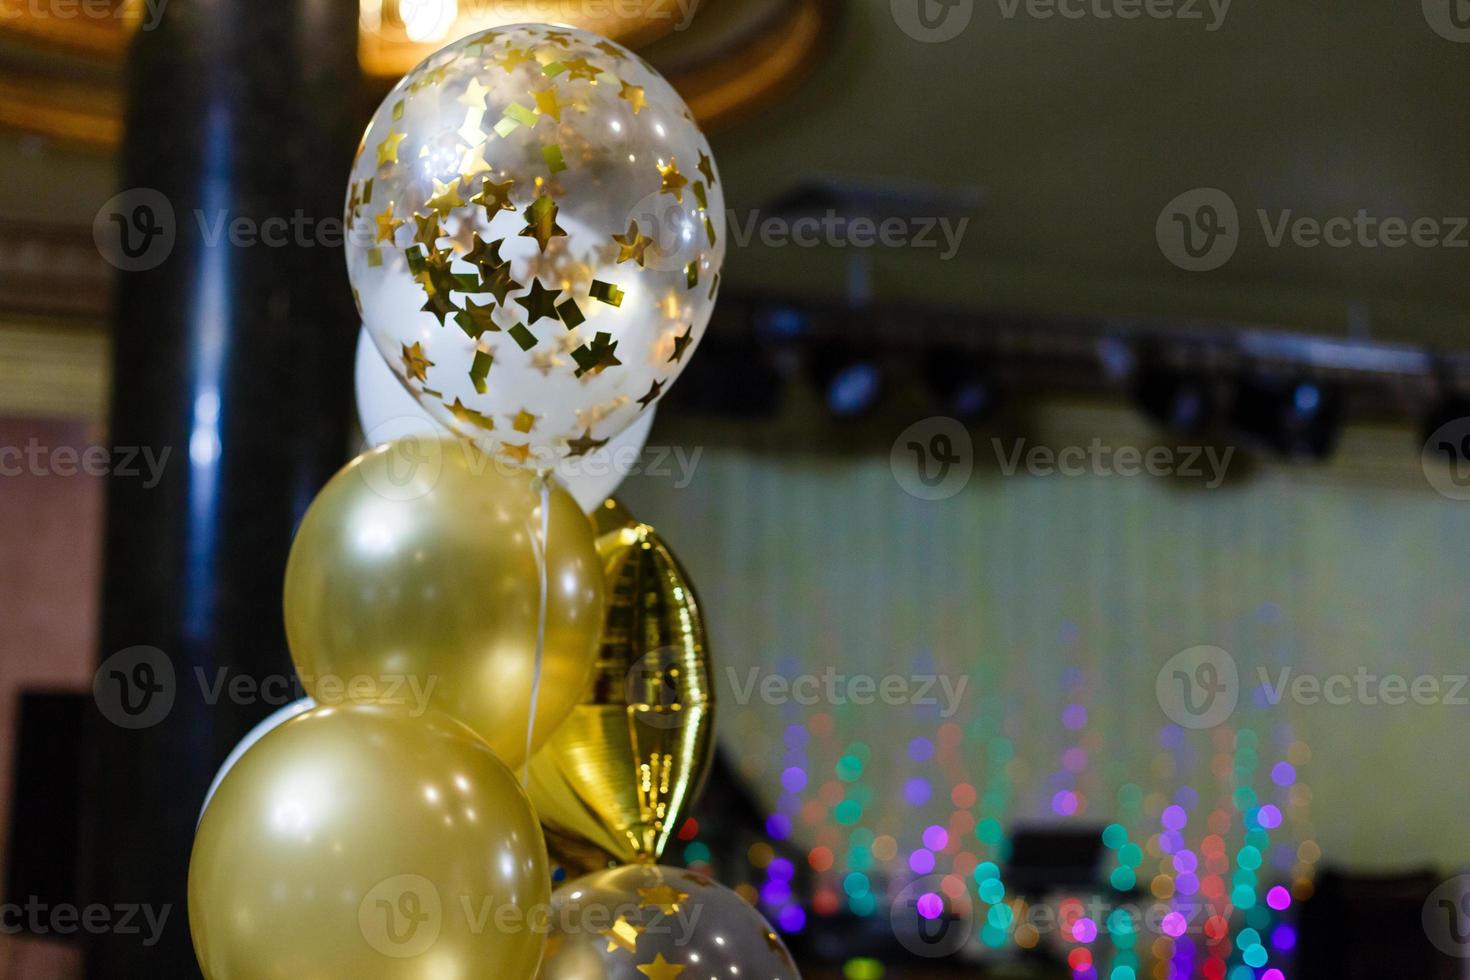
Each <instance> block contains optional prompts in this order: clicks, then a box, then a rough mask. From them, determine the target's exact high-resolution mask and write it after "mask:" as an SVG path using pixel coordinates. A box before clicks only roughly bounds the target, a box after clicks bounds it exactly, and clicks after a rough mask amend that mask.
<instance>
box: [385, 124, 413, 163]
mask: <svg viewBox="0 0 1470 980" xmlns="http://www.w3.org/2000/svg"><path fill="white" fill-rule="evenodd" d="M407 138H408V134H407V133H400V132H397V131H396V130H393V129H389V130H388V135H387V136H385V137H383V142H381V143H379V144H378V166H380V167H386V166H388V165H389V164H393V163H397V162H398V144H400V143H402V142H403V141H404V140H405V139H407Z"/></svg>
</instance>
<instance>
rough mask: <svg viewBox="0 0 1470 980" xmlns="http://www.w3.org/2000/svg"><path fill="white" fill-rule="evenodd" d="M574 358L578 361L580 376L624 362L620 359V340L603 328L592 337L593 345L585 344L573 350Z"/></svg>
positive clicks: (595, 372)
mask: <svg viewBox="0 0 1470 980" xmlns="http://www.w3.org/2000/svg"><path fill="white" fill-rule="evenodd" d="M572 360H574V361H576V362H577V372H576V373H577V377H579V378H580V377H581V376H582V375H584V374H591V375H594V376H595V375H598V374H601V373H602V372H603V371H605V370H607V369H608V368H610V367H617V366H618V365H620V364H622V363H623V362H622V361H620V360H618V341H616V340H613V339H612V334H610V333H607V332H605V331H601V330H599V331H598V332H597V335H596V336H595V337H593V338H592V346H591V347H588V346H587V345H585V344H584V345H582V346H581V347H578V348H577V349H576V350H574V351H572Z"/></svg>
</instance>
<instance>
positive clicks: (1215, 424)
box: [688, 307, 1470, 462]
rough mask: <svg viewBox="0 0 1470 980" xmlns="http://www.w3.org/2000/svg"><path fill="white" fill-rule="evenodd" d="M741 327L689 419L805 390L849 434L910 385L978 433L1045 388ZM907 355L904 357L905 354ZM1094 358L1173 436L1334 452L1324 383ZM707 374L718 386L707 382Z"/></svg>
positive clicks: (1155, 358) (1444, 408) (954, 353)
mask: <svg viewBox="0 0 1470 980" xmlns="http://www.w3.org/2000/svg"><path fill="white" fill-rule="evenodd" d="M751 322H752V325H753V329H751V330H749V331H747V332H745V333H743V334H741V335H737V338H736V339H733V340H729V339H717V338H718V335H716V336H712V337H711V338H710V350H711V351H712V352H715V351H719V352H720V354H717V355H716V356H712V357H710V358H708V360H709V362H710V363H709V364H708V365H707V366H706V368H707V372H708V373H709V374H710V375H711V376H712V377H711V378H709V379H708V381H709V383H708V384H702V385H701V388H702V390H704V391H705V392H706V395H705V397H704V398H703V399H702V402H703V404H699V405H695V406H692V407H694V408H695V409H696V410H697V409H699V408H703V409H706V410H710V411H714V412H717V413H719V414H729V415H735V416H761V415H769V414H773V413H775V412H776V411H777V410H778V409H779V406H780V401H781V390H782V387H783V386H784V385H785V384H787V383H789V382H791V381H799V382H804V383H806V384H809V385H811V386H813V387H814V388H815V389H816V391H817V392H818V393H819V394H820V396H821V399H822V401H823V403H824V404H825V406H826V409H827V411H828V413H829V414H830V415H831V417H832V418H833V419H834V420H837V421H839V422H859V421H862V420H863V419H866V418H870V417H872V416H873V415H875V414H877V413H878V412H879V411H880V410H881V409H882V408H883V407H884V404H885V402H886V401H887V400H888V397H889V396H890V394H891V393H892V392H893V391H894V390H895V389H896V388H897V387H899V386H901V385H903V384H911V383H913V381H914V380H917V381H918V382H919V383H920V384H921V385H922V387H923V389H924V390H925V392H926V393H927V396H928V398H929V400H930V402H931V404H932V406H933V408H934V409H935V411H936V412H938V413H942V414H944V415H948V416H950V417H953V418H955V419H958V420H959V421H961V422H962V423H964V424H966V425H969V426H974V427H981V426H985V425H986V424H989V423H992V422H994V421H996V420H997V418H998V417H999V416H1000V415H1001V414H1002V413H1003V411H1004V409H1005V408H1006V407H1007V405H1008V404H1012V403H1014V402H1015V401H1016V400H1017V399H1018V397H1019V396H1021V395H1022V394H1023V393H1024V395H1025V396H1027V397H1029V396H1031V395H1033V394H1036V393H1042V394H1044V393H1046V391H1047V390H1048V388H1050V387H1052V386H1051V385H1049V384H1048V378H1047V377H1046V375H1045V374H1042V375H1040V376H1037V375H1036V368H1035V364H1034V362H1033V365H1032V366H1031V369H1030V376H1029V377H1028V379H1026V380H1018V379H1017V377H1016V372H1015V371H1013V370H1012V366H1011V364H1010V363H1009V362H1008V360H1007V358H1006V356H1005V355H1003V354H998V353H995V352H983V353H982V352H978V351H975V350H971V349H967V348H965V347H960V346H932V347H917V357H916V358H915V357H911V356H910V357H903V358H900V357H896V356H894V354H893V353H892V349H891V347H887V346H884V345H882V344H878V343H860V342H857V341H853V340H846V339H841V338H834V337H832V336H831V333H830V331H822V332H817V331H813V330H812V329H811V319H810V317H809V316H808V315H807V314H806V313H804V312H802V311H800V310H798V309H796V308H787V307H776V308H773V309H769V310H766V311H763V312H760V313H757V314H754V315H752V317H751ZM907 346H908V348H909V349H910V350H911V351H913V350H915V348H916V346H917V345H914V344H909V345H907ZM1095 346H1096V355H1095V358H1094V360H1095V363H1096V367H1095V369H1094V373H1095V374H1096V375H1097V378H1098V380H1099V381H1100V383H1101V384H1100V386H1099V385H1093V386H1091V387H1093V388H1096V389H1098V390H1100V391H1102V392H1105V393H1108V394H1112V395H1121V396H1123V397H1127V398H1130V399H1131V400H1132V402H1133V403H1134V404H1135V405H1136V406H1137V407H1138V409H1139V410H1140V411H1141V412H1142V413H1143V414H1144V415H1145V416H1146V417H1147V418H1148V419H1150V420H1151V421H1152V422H1153V423H1154V424H1155V425H1156V426H1158V427H1159V428H1161V429H1162V430H1164V431H1166V432H1169V433H1171V434H1173V435H1175V436H1180V437H1183V436H1188V437H1191V438H1196V439H1210V438H1219V439H1229V438H1233V439H1240V440H1242V441H1244V442H1246V443H1249V444H1251V445H1255V446H1257V447H1259V448H1260V449H1262V450H1264V451H1267V452H1270V453H1274V454H1276V455H1279V456H1281V457H1284V458H1287V459H1291V460H1300V461H1307V462H1314V461H1323V460H1326V459H1328V458H1329V457H1330V456H1331V455H1332V453H1333V451H1334V449H1335V448H1336V446H1337V443H1338V439H1339V436H1340V435H1341V432H1342V428H1343V424H1344V419H1345V416H1346V411H1345V408H1346V404H1347V402H1348V397H1349V394H1350V392H1349V388H1348V385H1347V384H1345V383H1344V381H1342V380H1339V379H1333V378H1329V377H1326V376H1325V374H1326V373H1325V372H1321V371H1314V370H1312V369H1311V368H1310V367H1283V366H1278V365H1264V364H1262V365H1255V364H1245V365H1231V366H1228V367H1225V366H1217V367H1214V368H1199V367H1180V366H1176V365H1175V364H1173V363H1171V362H1170V361H1169V359H1167V358H1165V357H1164V356H1162V355H1161V354H1159V353H1157V352H1156V351H1155V350H1154V349H1153V348H1152V346H1151V345H1149V344H1148V343H1146V342H1144V343H1139V344H1133V345H1130V344H1128V343H1126V342H1122V341H1117V340H1107V341H1102V342H1099V343H1098V344H1096V345H1095ZM721 355H723V356H721ZM915 362H916V363H917V371H915V370H914V367H913V365H914V363H915ZM716 372H718V374H719V375H720V376H721V377H720V378H716V377H713V375H715V374H716ZM721 378H722V379H723V380H721ZM688 387H689V388H694V387H695V386H693V385H691V386H688ZM1022 389H1024V392H1023V391H1022ZM1458 419H1465V420H1466V434H1467V435H1470V401H1467V400H1466V399H1463V398H1460V397H1442V398H1440V399H1439V400H1437V401H1436V402H1435V403H1434V404H1433V405H1432V406H1431V408H1430V409H1429V410H1428V411H1427V412H1425V413H1424V414H1423V417H1422V419H1421V422H1422V426H1423V435H1424V436H1425V437H1427V436H1428V435H1429V434H1430V433H1432V432H1434V431H1436V430H1438V429H1439V428H1440V427H1441V426H1443V425H1445V424H1446V423H1449V422H1452V421H1455V420H1458ZM1466 462H1470V460H1466Z"/></svg>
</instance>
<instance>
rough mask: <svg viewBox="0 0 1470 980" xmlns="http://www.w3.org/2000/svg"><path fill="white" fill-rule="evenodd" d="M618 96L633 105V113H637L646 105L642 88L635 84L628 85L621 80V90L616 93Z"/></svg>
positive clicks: (645, 96)
mask: <svg viewBox="0 0 1470 980" xmlns="http://www.w3.org/2000/svg"><path fill="white" fill-rule="evenodd" d="M618 98H620V99H622V100H623V101H624V102H626V103H628V105H630V106H632V107H633V115H635V116H636V115H638V113H640V112H642V111H643V110H644V109H646V108H647V107H648V97H647V95H646V94H645V93H644V91H643V89H642V88H640V87H639V86H637V85H629V84H628V83H627V82H623V90H622V91H621V92H619V93H618Z"/></svg>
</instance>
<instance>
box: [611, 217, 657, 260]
mask: <svg viewBox="0 0 1470 980" xmlns="http://www.w3.org/2000/svg"><path fill="white" fill-rule="evenodd" d="M612 240H613V241H615V242H617V244H618V264H619V265H621V264H622V263H624V262H629V261H632V262H637V263H638V267H639V268H640V269H642V268H646V267H647V266H646V265H645V262H646V261H647V260H646V258H645V255H644V253H646V252H647V251H648V247H649V246H650V245H652V244H653V239H652V238H649V237H648V236H647V235H645V234H643V233H641V232H640V231H639V230H638V222H637V221H630V222H628V233H627V234H626V235H613V236H612Z"/></svg>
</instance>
